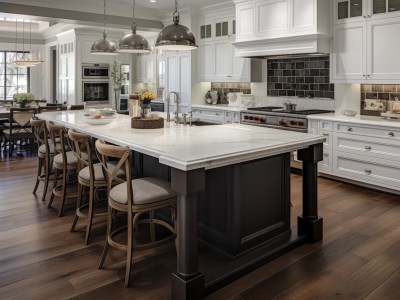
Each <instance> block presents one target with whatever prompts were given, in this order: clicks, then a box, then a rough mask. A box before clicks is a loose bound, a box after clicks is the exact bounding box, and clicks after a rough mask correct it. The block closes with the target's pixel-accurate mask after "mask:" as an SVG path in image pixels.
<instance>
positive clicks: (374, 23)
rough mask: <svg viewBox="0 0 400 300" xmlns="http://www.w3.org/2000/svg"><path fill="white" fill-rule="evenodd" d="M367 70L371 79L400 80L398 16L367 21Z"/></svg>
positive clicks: (399, 30)
mask: <svg viewBox="0 0 400 300" xmlns="http://www.w3.org/2000/svg"><path fill="white" fill-rule="evenodd" d="M367 32H368V37H369V39H368V47H367V51H368V53H367V57H368V64H367V65H368V72H367V78H368V79H371V80H393V81H395V82H394V83H397V82H398V81H399V80H400V55H399V49H400V39H398V38H395V37H396V36H397V37H398V35H399V32H400V20H399V18H388V19H380V20H371V21H368V28H367Z"/></svg>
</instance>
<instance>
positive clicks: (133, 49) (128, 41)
mask: <svg viewBox="0 0 400 300" xmlns="http://www.w3.org/2000/svg"><path fill="white" fill-rule="evenodd" d="M132 3H133V15H132V26H131V28H132V33H128V34H126V35H124V36H123V37H122V38H121V39H120V40H119V46H118V52H127V53H146V52H150V48H149V43H148V42H147V40H146V39H145V38H144V37H142V36H141V35H140V34H137V33H136V27H137V24H136V23H135V0H133V1H132Z"/></svg>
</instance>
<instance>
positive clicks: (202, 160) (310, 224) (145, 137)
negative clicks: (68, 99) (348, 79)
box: [37, 111, 325, 299]
mask: <svg viewBox="0 0 400 300" xmlns="http://www.w3.org/2000/svg"><path fill="white" fill-rule="evenodd" d="M86 115H87V112H85V111H56V112H44V113H41V114H38V115H37V117H38V118H39V119H43V120H46V121H52V122H54V123H56V124H60V125H63V126H65V127H66V128H73V129H75V130H77V131H79V132H83V133H87V134H90V135H91V136H92V137H93V138H97V139H103V140H105V141H106V142H108V143H113V144H116V145H120V146H128V147H129V148H130V149H131V150H132V151H133V152H135V153H140V154H141V155H145V156H148V157H150V158H152V159H154V160H156V161H157V163H158V164H159V165H160V166H162V167H165V168H167V169H168V178H169V180H170V183H171V188H172V189H173V190H174V191H175V192H176V193H177V242H176V251H177V263H176V271H175V272H173V273H172V275H171V276H172V280H171V293H172V294H171V298H172V299H204V297H205V296H206V295H207V294H210V293H211V292H213V291H215V290H216V289H218V288H220V287H221V286H223V285H226V284H227V283H229V282H232V281H233V280H236V279H237V278H239V277H240V276H243V274H245V273H248V272H250V271H252V270H254V269H255V268H257V267H259V266H260V265H262V264H264V263H266V262H268V261H270V260H271V259H273V258H275V257H277V256H279V255H282V254H284V253H286V252H288V251H291V250H292V249H293V248H295V247H298V246H300V245H302V244H304V243H315V242H318V241H320V240H321V239H322V238H323V230H322V228H323V226H322V223H323V218H322V217H321V216H319V215H318V193H317V191H318V185H317V170H318V169H317V164H318V162H319V161H321V160H322V149H323V147H322V145H323V142H324V141H325V137H324V136H320V135H313V134H307V133H300V132H293V131H285V130H279V129H273V128H264V127H258V126H250V125H243V124H224V125H216V126H189V125H183V124H176V123H174V122H166V121H165V122H164V127H163V128H158V129H136V128H131V117H130V116H127V115H119V114H117V115H116V116H115V117H113V119H112V120H110V121H109V122H100V123H99V125H96V124H95V123H93V122H91V121H90V117H88V116H86ZM162 116H164V117H165V114H164V115H162ZM295 150H297V153H298V155H297V157H298V159H299V160H300V161H302V163H303V171H302V172H303V174H302V175H303V176H302V181H303V189H302V195H303V197H302V201H303V211H302V214H301V215H299V216H298V218H297V224H290V222H291V221H290V219H291V218H290V213H291V210H290V178H291V177H290V154H291V153H292V152H293V151H295ZM221 220H223V221H222V222H223V223H222V224H221ZM283 237H285V239H283ZM279 239H281V240H282V243H279V244H278V242H277V241H278V240H279ZM199 241H204V244H206V245H209V246H210V248H213V249H216V251H217V252H218V253H224V254H226V256H227V257H229V259H228V260H227V261H228V263H227V264H226V265H225V266H224V268H222V271H221V272H220V273H218V275H217V276H215V277H213V278H211V277H207V276H208V275H209V274H208V273H207V271H204V272H205V273H206V274H203V272H202V271H200V268H199ZM217 264H218V263H216V264H215V265H217ZM227 266H229V267H230V268H227ZM203 270H205V269H203ZM205 275H206V276H205Z"/></svg>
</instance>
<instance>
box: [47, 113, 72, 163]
mask: <svg viewBox="0 0 400 300" xmlns="http://www.w3.org/2000/svg"><path fill="white" fill-rule="evenodd" d="M47 129H48V130H49V134H50V138H51V141H52V142H53V145H55V146H54V155H57V154H61V155H62V158H63V162H64V165H65V166H66V165H67V164H68V159H67V153H66V152H67V148H66V145H67V144H69V141H68V135H67V133H66V130H65V128H64V126H61V125H56V124H54V122H52V121H48V122H47Z"/></svg>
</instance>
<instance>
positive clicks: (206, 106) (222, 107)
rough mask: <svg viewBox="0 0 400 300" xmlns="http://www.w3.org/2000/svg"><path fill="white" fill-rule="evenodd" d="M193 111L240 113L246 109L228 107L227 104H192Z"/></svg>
mask: <svg viewBox="0 0 400 300" xmlns="http://www.w3.org/2000/svg"><path fill="white" fill-rule="evenodd" d="M193 109H214V110H228V111H235V112H236V111H242V110H246V107H238V106H228V104H215V105H212V104H192V110H193Z"/></svg>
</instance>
